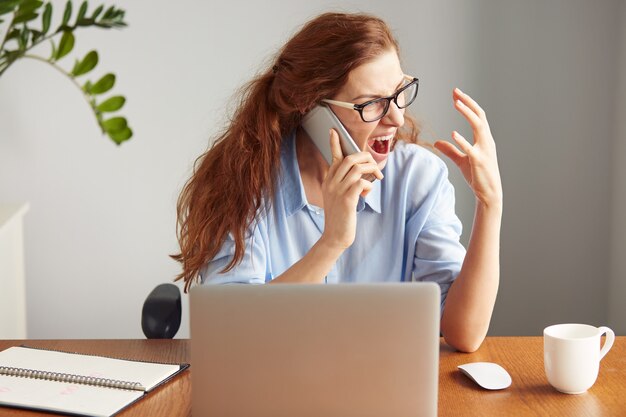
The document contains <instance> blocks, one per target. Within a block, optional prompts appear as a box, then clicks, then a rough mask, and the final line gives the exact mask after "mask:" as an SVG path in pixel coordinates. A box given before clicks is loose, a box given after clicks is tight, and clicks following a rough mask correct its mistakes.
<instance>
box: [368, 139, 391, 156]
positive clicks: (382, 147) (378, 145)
mask: <svg viewBox="0 0 626 417" xmlns="http://www.w3.org/2000/svg"><path fill="white" fill-rule="evenodd" d="M388 146H389V141H388V140H375V141H374V143H373V144H372V149H373V150H374V152H376V153H381V154H386V153H387V147H388Z"/></svg>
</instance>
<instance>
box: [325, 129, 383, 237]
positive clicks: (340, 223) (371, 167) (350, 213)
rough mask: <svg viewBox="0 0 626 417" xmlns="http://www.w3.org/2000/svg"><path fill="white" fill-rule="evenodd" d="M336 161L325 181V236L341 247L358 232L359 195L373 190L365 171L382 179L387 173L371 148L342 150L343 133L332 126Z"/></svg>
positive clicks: (331, 141)
mask: <svg viewBox="0 0 626 417" xmlns="http://www.w3.org/2000/svg"><path fill="white" fill-rule="evenodd" d="M330 149H331V152H332V155H333V161H332V164H331V165H330V169H329V170H328V173H327V174H326V178H324V181H323V182H322V196H323V198H324V233H322V239H323V240H325V241H326V242H327V243H329V244H330V245H332V246H333V247H336V248H338V249H347V248H348V247H349V246H350V245H352V243H353V242H354V237H355V234H356V205H357V203H358V201H359V196H363V197H365V196H366V195H367V194H368V193H369V192H370V191H371V190H372V183H371V182H370V181H368V180H365V179H363V178H362V177H363V175H366V174H373V175H374V176H375V177H376V178H378V179H379V180H381V179H382V178H383V174H382V172H381V171H380V169H379V168H378V165H377V164H376V162H375V161H374V158H372V155H371V154H370V153H369V152H359V153H355V154H352V155H348V156H346V157H344V156H343V153H342V152H341V146H340V144H339V135H338V134H337V132H336V131H335V130H333V129H331V130H330Z"/></svg>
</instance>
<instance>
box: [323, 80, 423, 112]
mask: <svg viewBox="0 0 626 417" xmlns="http://www.w3.org/2000/svg"><path fill="white" fill-rule="evenodd" d="M404 79H405V80H409V83H408V84H406V85H405V86H403V87H401V88H400V89H399V90H398V91H396V92H395V93H394V94H392V95H390V96H387V97H378V98H375V99H372V100H368V101H366V102H365V103H361V104H354V103H349V102H347V101H338V100H331V99H326V98H325V99H323V100H322V102H324V103H328V104H333V105H335V106H339V107H344V108H346V109H352V110H356V111H358V112H359V115H360V116H361V120H363V121H364V122H365V123H373V122H377V121H379V120H380V119H382V118H383V117H385V116H386V115H387V113H388V112H389V107H391V101H392V100H393V102H394V103H395V104H396V106H397V107H398V108H399V109H406V108H407V107H409V106H410V105H411V104H412V103H413V102H414V101H415V99H416V98H417V92H418V90H419V79H418V78H417V77H413V76H412V75H406V74H404ZM413 84H415V97H413V99H412V100H411V101H409V102H408V103H406V104H405V105H404V106H402V107H400V105H399V104H398V96H399V95H400V94H402V92H404V91H405V90H406V89H407V88H409V87H410V86H411V85H413ZM382 100H387V106H386V107H385V111H384V112H383V114H382V115H381V116H380V117H378V118H376V119H374V120H365V118H364V117H363V109H364V108H365V107H366V106H369V105H370V104H372V103H375V102H378V101H382Z"/></svg>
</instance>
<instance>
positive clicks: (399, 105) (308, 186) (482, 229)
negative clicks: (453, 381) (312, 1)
mask: <svg viewBox="0 0 626 417" xmlns="http://www.w3.org/2000/svg"><path fill="white" fill-rule="evenodd" d="M416 94H417V79H415V78H413V77H411V76H407V75H406V74H405V73H404V72H403V70H402V68H401V66H400V62H399V48H398V44H397V42H396V41H395V39H394V38H393V36H392V34H391V32H390V30H389V28H388V27H387V26H386V24H385V23H384V22H383V21H381V20H380V19H378V18H375V17H373V16H369V15H363V14H340V13H327V14H323V15H320V16H319V17H317V18H315V19H313V20H312V21H310V22H308V23H307V24H306V25H305V26H304V27H303V28H302V29H301V30H300V31H299V32H298V33H297V34H296V35H295V36H294V37H293V38H292V39H291V40H289V41H288V42H287V43H286V44H285V45H284V47H283V48H282V50H281V51H280V53H279V54H278V57H277V59H276V61H275V65H273V67H272V68H271V69H268V70H267V71H266V72H264V73H263V74H261V75H260V76H258V77H257V78H256V79H255V80H253V81H252V82H251V83H249V84H248V85H247V86H246V88H245V89H244V90H243V92H242V98H241V102H240V103H239V107H238V109H237V110H236V112H235V114H234V116H233V117H232V119H231V123H230V125H229V126H228V127H227V128H226V130H225V131H224V132H223V133H222V134H221V135H220V136H219V137H218V139H217V140H216V142H215V143H214V145H213V146H212V148H211V149H210V150H209V151H208V152H206V153H205V154H204V155H202V156H201V157H200V158H199V159H198V160H197V161H196V166H195V170H194V173H193V176H192V177H191V179H190V180H189V181H188V183H187V184H186V186H185V188H184V190H183V192H182V194H181V197H180V200H179V204H178V216H179V219H178V220H179V230H178V232H179V242H180V246H181V253H180V254H178V255H176V256H175V259H177V260H178V261H180V262H181V263H182V266H183V272H182V273H181V274H180V275H179V277H178V279H183V280H184V281H185V289H186V290H187V289H188V288H189V286H190V284H191V283H192V282H193V281H195V280H197V279H198V278H200V279H201V280H202V282H205V283H232V282H239V283H266V282H267V283H280V282H309V283H323V282H372V281H434V282H437V283H438V284H439V285H440V287H441V292H442V318H441V331H442V334H443V336H444V338H445V340H446V341H447V342H448V343H449V344H450V345H452V346H453V347H455V348H456V349H458V350H461V351H474V350H476V349H477V348H478V347H479V346H480V344H481V343H482V341H483V339H484V337H485V335H486V333H487V329H488V326H489V321H490V319H491V313H492V310H493V306H494V303H495V298H496V293H497V289H498V281H499V234H500V220H501V213H502V190H501V184H500V177H499V172H498V165H497V159H496V152H495V144H494V141H493V138H492V136H491V133H490V130H489V125H488V123H487V119H486V118H485V113H484V112H483V110H482V109H481V108H480V107H479V106H478V104H476V102H474V101H473V100H472V99H471V98H470V97H469V96H468V95H466V94H464V93H462V92H461V91H460V90H458V89H455V90H454V92H453V99H454V106H455V108H456V109H457V110H458V111H459V112H460V113H461V114H462V115H463V116H464V117H465V118H466V119H467V121H468V122H469V124H470V126H471V127H472V130H473V133H474V144H473V145H471V144H470V143H469V142H468V141H466V140H465V139H464V138H463V137H462V136H461V135H459V134H458V133H457V132H453V134H452V139H453V140H454V142H455V143H456V144H457V145H458V148H457V147H456V146H454V145H453V144H451V143H449V142H445V141H438V142H436V143H435V147H436V148H437V149H438V150H439V151H441V152H442V153H444V154H445V155H446V156H448V157H449V158H451V159H452V160H453V161H454V163H455V164H456V165H458V166H459V168H460V169H461V171H462V173H463V175H464V176H465V178H466V180H467V181H468V183H469V185H470V187H471V188H472V190H473V191H474V194H475V196H476V214H475V219H474V226H473V230H472V235H471V239H470V242H469V246H468V248H467V253H466V252H465V249H464V248H463V247H462V246H461V244H460V243H459V236H460V233H461V225H460V222H459V220H458V218H457V217H456V215H455V213H454V190H453V188H452V185H451V184H450V182H449V181H448V178H447V170H446V166H445V164H444V163H443V162H442V161H441V160H440V159H439V158H438V157H437V156H435V155H434V154H432V153H431V152H429V151H428V150H426V149H424V148H423V147H421V146H418V145H417V142H418V140H417V135H418V133H419V132H418V129H417V126H416V123H415V122H414V120H413V119H412V118H410V117H409V116H408V115H406V114H405V108H406V107H407V106H408V105H409V104H411V102H413V100H414V99H415V95H416ZM321 103H325V104H326V105H328V106H329V107H330V108H331V109H332V110H333V111H334V112H335V114H336V115H337V116H338V117H339V119H340V120H341V122H342V124H343V125H344V126H345V127H346V129H347V131H348V132H349V133H350V135H351V136H352V138H353V139H354V141H355V142H356V144H357V145H358V146H359V148H360V149H361V150H362V152H359V153H356V154H353V155H350V156H348V157H344V156H343V154H342V152H341V148H340V145H339V140H338V135H337V132H335V131H334V130H333V131H331V132H329V140H330V144H331V149H332V155H333V159H332V164H331V165H330V166H329V165H328V163H327V162H326V161H325V160H324V158H323V157H322V155H321V153H320V152H319V151H318V150H317V148H316V147H315V145H314V144H313V142H312V141H311V140H310V138H309V137H308V136H307V134H306V133H305V132H304V131H303V130H302V128H301V127H300V123H301V121H302V117H303V115H304V114H306V113H307V112H308V111H310V110H311V109H312V108H313V107H314V106H316V105H318V104H321ZM355 105H356V106H355ZM367 174H369V175H374V176H375V177H376V178H377V179H376V180H375V181H373V182H370V181H367V180H365V179H363V178H362V177H363V176H364V175H367Z"/></svg>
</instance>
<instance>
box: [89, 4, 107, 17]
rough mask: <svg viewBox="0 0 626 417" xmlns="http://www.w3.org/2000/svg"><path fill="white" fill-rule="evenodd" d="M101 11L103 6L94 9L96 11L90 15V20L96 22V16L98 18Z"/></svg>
mask: <svg viewBox="0 0 626 417" xmlns="http://www.w3.org/2000/svg"><path fill="white" fill-rule="evenodd" d="M102 10H104V5H100V6H98V7H97V8H96V10H94V11H93V14H92V15H91V18H92V19H93V20H96V19H97V18H98V16H100V13H102Z"/></svg>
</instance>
